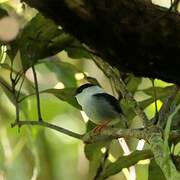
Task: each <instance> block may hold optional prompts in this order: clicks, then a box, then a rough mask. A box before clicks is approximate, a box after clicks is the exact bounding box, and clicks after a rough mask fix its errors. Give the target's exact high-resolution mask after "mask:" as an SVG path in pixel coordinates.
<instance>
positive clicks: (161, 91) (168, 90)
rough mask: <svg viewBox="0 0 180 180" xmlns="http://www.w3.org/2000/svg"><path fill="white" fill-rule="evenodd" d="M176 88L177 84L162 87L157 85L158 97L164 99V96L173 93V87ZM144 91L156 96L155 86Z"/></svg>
mask: <svg viewBox="0 0 180 180" xmlns="http://www.w3.org/2000/svg"><path fill="white" fill-rule="evenodd" d="M174 88H175V86H174V85H173V86H167V87H165V88H162V87H155V91H156V95H157V98H158V99H162V100H163V99H164V97H167V96H168V95H170V94H171V92H172V91H173V89H174ZM142 91H143V92H144V93H146V94H147V95H149V96H152V97H154V88H153V87H150V88H148V89H144V90H142Z"/></svg>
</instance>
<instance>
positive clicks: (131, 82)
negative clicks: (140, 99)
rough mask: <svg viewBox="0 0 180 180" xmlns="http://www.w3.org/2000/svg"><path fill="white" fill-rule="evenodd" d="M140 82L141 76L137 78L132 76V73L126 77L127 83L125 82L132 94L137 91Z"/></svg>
mask: <svg viewBox="0 0 180 180" xmlns="http://www.w3.org/2000/svg"><path fill="white" fill-rule="evenodd" d="M141 82H142V78H137V77H134V76H133V75H130V76H129V78H128V83H127V88H128V90H129V91H130V92H131V93H132V94H134V93H135V92H136V91H137V89H138V86H139V84H140V83H141Z"/></svg>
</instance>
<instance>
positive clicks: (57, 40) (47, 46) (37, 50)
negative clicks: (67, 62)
mask: <svg viewBox="0 0 180 180" xmlns="http://www.w3.org/2000/svg"><path fill="white" fill-rule="evenodd" d="M73 40H74V38H73V37H71V36H70V35H68V34H66V33H64V31H63V30H61V29H59V28H58V26H57V25H56V24H55V23H54V22H53V21H52V20H50V19H48V18H45V17H44V16H42V15H41V14H37V15H36V16H35V17H34V18H33V19H32V20H31V21H30V22H29V23H28V24H27V25H26V26H25V28H24V29H23V31H22V33H21V35H20V36H19V39H18V44H19V49H20V53H21V58H22V64H23V67H24V69H27V68H29V67H31V66H32V65H33V64H35V63H37V62H38V60H40V59H43V58H45V57H49V56H52V55H54V54H56V53H57V52H60V51H62V50H64V49H65V48H66V47H67V46H68V45H69V44H71V42H72V41H73Z"/></svg>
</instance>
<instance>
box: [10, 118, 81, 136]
mask: <svg viewBox="0 0 180 180" xmlns="http://www.w3.org/2000/svg"><path fill="white" fill-rule="evenodd" d="M23 125H30V126H43V127H47V128H50V129H54V130H56V131H58V132H60V133H63V134H66V135H68V136H71V137H74V138H77V139H82V137H83V136H84V135H81V134H78V133H75V132H72V131H69V130H67V129H64V128H62V127H59V126H56V125H54V124H51V123H47V122H44V121H18V122H15V123H12V124H11V126H12V127H15V126H23Z"/></svg>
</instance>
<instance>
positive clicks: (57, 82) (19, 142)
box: [0, 0, 170, 180]
mask: <svg viewBox="0 0 180 180" xmlns="http://www.w3.org/2000/svg"><path fill="white" fill-rule="evenodd" d="M153 2H154V3H159V4H160V5H162V6H166V7H169V6H170V0H163V1H161V0H156V1H155V0H154V1H153ZM0 3H3V6H4V7H6V8H7V9H8V11H11V14H12V16H14V17H15V18H16V19H17V20H18V23H19V24H20V27H21V26H22V27H23V25H24V24H25V23H26V22H27V21H28V20H29V19H31V18H32V17H33V16H34V15H35V14H36V11H35V10H32V9H30V8H26V9H25V10H23V7H22V5H21V4H20V3H19V1H18V0H9V1H8V0H0ZM4 3H5V4H4ZM2 48H4V47H3V46H2V47H1V63H3V62H4V61H7V59H6V58H7V57H4V58H3V57H2V56H3V53H2V52H3V50H2ZM53 58H58V59H59V62H60V64H59V65H53V63H51V62H48V63H41V64H38V65H37V66H36V70H37V75H38V82H39V88H40V90H41V91H42V90H45V89H49V88H60V89H61V88H64V87H69V88H71V87H77V86H79V85H81V84H83V83H85V82H86V80H85V76H84V74H83V73H84V72H85V73H86V75H88V76H90V77H95V78H96V79H97V80H98V81H99V82H100V84H101V85H102V86H103V87H104V89H106V91H107V92H109V93H111V94H112V89H111V85H110V82H109V80H108V79H107V78H106V77H105V76H104V75H103V73H102V72H101V71H100V70H99V69H98V68H97V67H96V65H95V64H94V63H93V62H92V61H91V60H89V59H85V58H83V59H71V58H69V57H68V55H67V53H66V52H65V51H62V52H61V53H59V54H58V55H57V57H52V61H53ZM18 59H19V57H16V60H17V61H18ZM66 63H71V64H72V67H71V66H69V64H66ZM54 72H55V73H54ZM82 72H83V73H82ZM8 73H9V72H8V70H7V69H4V68H1V67H0V74H1V75H2V76H3V78H4V80H6V81H8V79H9V74H8ZM26 77H27V79H28V80H29V84H31V83H32V82H33V77H32V72H31V70H28V71H27V73H26ZM155 85H156V86H158V87H166V86H169V85H170V84H167V83H165V82H162V81H158V80H156V81H155ZM151 86H152V83H151V81H150V80H149V79H146V78H142V80H141V83H140V84H139V85H138V92H136V93H135V94H134V97H135V98H136V99H137V100H138V101H142V100H145V99H147V98H148V97H149V96H148V95H147V94H145V93H144V92H143V91H142V90H143V89H146V88H149V87H151ZM25 87H26V88H24V89H23V90H24V91H29V92H31V90H30V89H33V88H32V87H31V85H28V84H26V85H25ZM40 97H41V110H42V116H43V119H45V120H46V121H48V122H51V123H53V124H56V125H58V126H61V127H64V128H66V129H69V130H71V131H74V132H77V133H80V134H82V133H84V132H85V131H86V122H85V121H84V119H83V117H82V115H81V113H80V111H79V110H77V109H75V108H74V107H73V106H71V105H69V104H67V103H66V102H64V101H61V100H59V99H58V98H57V97H55V96H53V95H51V94H47V93H42V94H41V95H40ZM161 104H162V103H161V101H158V108H160V106H161ZM20 108H21V119H23V120H36V119H37V110H36V98H35V97H34V96H30V97H28V98H27V99H26V100H25V101H22V103H21V104H20ZM154 110H155V108H154V103H153V104H151V105H150V106H148V107H147V108H146V109H145V112H146V114H147V115H148V117H149V118H152V117H153V116H154ZM14 120H15V107H14V105H13V104H12V102H11V101H10V99H9V97H8V96H7V94H5V92H4V89H3V88H2V87H1V88H0V180H50V179H51V180H86V179H88V171H89V162H88V160H87V159H86V157H85V154H84V150H83V149H84V144H83V143H82V142H81V141H79V140H77V139H74V138H71V137H68V136H66V135H63V134H60V133H58V132H56V131H54V130H50V129H47V128H43V127H28V126H24V127H22V128H20V129H18V128H11V123H12V122H14ZM139 126H141V122H140V120H139V119H138V118H137V117H135V118H134V119H133V121H132V124H131V127H139ZM128 145H129V147H130V149H131V150H134V149H136V145H137V140H134V139H133V140H129V141H128ZM113 146H114V150H113V148H112V152H113V153H112V154H113V157H112V158H111V159H112V160H113V158H117V157H118V155H119V154H121V153H122V150H121V148H120V146H119V145H118V143H117V141H115V142H114V144H113ZM148 165H149V161H148V160H146V161H143V162H140V163H138V164H137V165H136V166H135V168H136V173H137V179H138V180H146V179H148ZM125 172H126V171H123V172H121V173H118V174H117V175H115V176H112V177H110V178H109V180H120V179H121V180H125V179H126V177H127V173H125Z"/></svg>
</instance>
